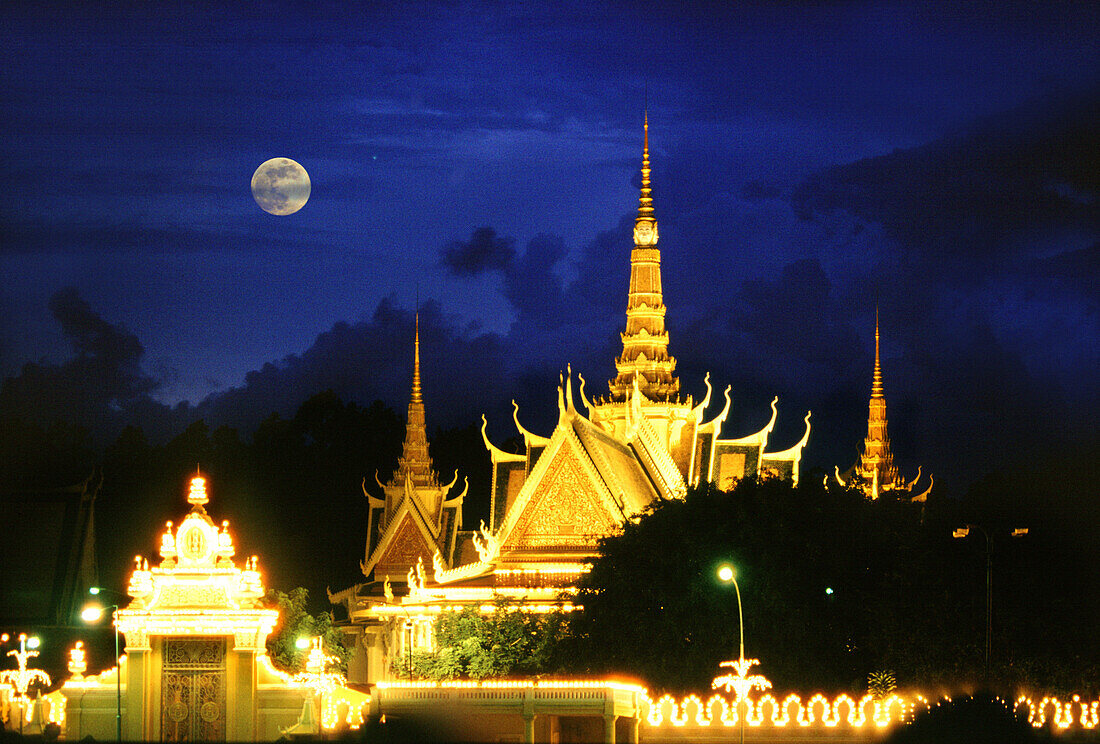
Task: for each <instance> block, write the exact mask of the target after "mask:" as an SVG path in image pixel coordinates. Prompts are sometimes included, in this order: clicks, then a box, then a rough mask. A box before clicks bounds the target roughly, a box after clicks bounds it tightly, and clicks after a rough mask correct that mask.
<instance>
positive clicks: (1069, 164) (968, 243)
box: [791, 91, 1100, 278]
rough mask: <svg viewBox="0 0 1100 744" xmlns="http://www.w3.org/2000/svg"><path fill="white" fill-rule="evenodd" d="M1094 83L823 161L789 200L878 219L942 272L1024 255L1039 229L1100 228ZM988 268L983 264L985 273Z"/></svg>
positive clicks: (960, 272) (964, 271) (1099, 125)
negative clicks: (916, 141)
mask: <svg viewBox="0 0 1100 744" xmlns="http://www.w3.org/2000/svg"><path fill="white" fill-rule="evenodd" d="M1098 112H1100V91H1094V92H1092V93H1090V94H1088V95H1082V96H1079V97H1073V98H1065V99H1056V100H1049V99H1038V100H1034V101H1031V102H1029V103H1027V104H1025V105H1023V106H1021V107H1019V108H1017V109H1015V110H1012V111H1009V112H1004V113H1002V114H999V115H998V116H996V117H990V118H988V119H986V120H985V121H983V122H981V123H980V124H978V125H976V126H974V127H971V128H970V129H968V130H967V131H965V132H963V133H960V134H957V135H955V136H952V137H948V138H944V139H942V140H939V141H936V142H933V143H931V144H928V145H924V146H921V147H916V148H911V149H907V150H896V151H894V152H893V153H890V154H888V155H883V156H880V157H874V158H867V159H863V160H858V161H856V162H853V163H849V164H846V165H841V166H836V167H832V168H827V169H825V170H822V171H820V172H818V173H816V174H814V175H812V176H810V177H809V178H807V179H806V180H805V181H804V182H803V183H802V184H800V185H799V186H798V188H797V189H795V191H794V194H793V196H792V198H791V204H792V207H793V208H794V210H795V212H796V214H798V215H799V216H800V217H801V218H802V219H805V220H810V219H813V218H815V217H816V216H818V215H823V214H829V213H832V212H836V211H841V210H843V211H847V212H849V213H851V214H853V215H855V216H856V217H857V218H859V219H862V220H867V221H871V222H876V223H880V224H882V225H883V226H884V227H885V228H886V231H887V236H888V237H890V238H891V239H893V240H896V241H897V243H898V245H899V246H900V247H901V248H902V249H903V250H904V251H905V252H906V254H907V256H908V258H909V260H916V261H934V262H936V263H937V268H938V270H939V272H940V273H941V275H942V274H943V273H944V272H950V273H951V275H952V276H953V278H964V277H965V276H966V275H968V274H972V272H971V269H972V268H973V264H974V262H975V261H977V260H987V259H988V258H991V257H998V258H1001V259H1005V258H1014V257H1016V256H1018V255H1025V256H1026V255H1028V254H1030V253H1032V252H1033V249H1034V248H1035V247H1036V246H1042V247H1043V248H1044V249H1045V248H1046V246H1045V245H1043V241H1042V239H1041V237H1040V236H1041V235H1042V233H1044V232H1045V233H1047V234H1050V233H1054V234H1057V235H1059V236H1067V235H1069V234H1072V233H1075V232H1076V233H1079V235H1078V237H1077V239H1078V240H1081V237H1080V234H1084V235H1089V234H1091V235H1092V236H1093V239H1095V236H1096V235H1097V233H1098V232H1100V211H1098V209H1097V204H1098V202H1100V175H1098V174H1100V113H1098ZM983 273H984V272H983Z"/></svg>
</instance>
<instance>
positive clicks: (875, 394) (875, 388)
mask: <svg viewBox="0 0 1100 744" xmlns="http://www.w3.org/2000/svg"><path fill="white" fill-rule="evenodd" d="M871 397H872V398H881V397H883V394H882V364H881V363H880V361H879V335H878V305H875V372H874V375H873V376H872V378H871Z"/></svg>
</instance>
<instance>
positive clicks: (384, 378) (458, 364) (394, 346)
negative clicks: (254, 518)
mask: <svg viewBox="0 0 1100 744" xmlns="http://www.w3.org/2000/svg"><path fill="white" fill-rule="evenodd" d="M413 326H414V313H413V312H412V311H409V310H403V309H400V308H398V307H397V306H395V305H394V303H393V302H392V300H389V299H384V300H382V301H381V302H380V303H379V304H378V306H377V307H376V308H375V310H374V313H373V314H372V316H371V317H370V318H369V319H368V320H364V321H361V322H358V323H346V322H339V323H336V324H335V325H333V326H332V328H330V329H329V330H328V331H325V332H324V333H321V334H320V335H318V336H317V338H316V340H315V341H314V342H313V344H312V345H311V346H310V347H309V348H308V349H306V350H305V351H303V352H302V353H301V354H300V355H299V354H296V355H291V356H288V357H286V358H285V359H282V360H281V361H278V362H270V363H268V364H265V365H264V366H263V367H262V368H260V369H258V370H255V371H253V372H250V373H249V374H248V375H247V377H246V378H245V383H244V385H242V386H240V387H236V388H232V389H229V390H227V391H225V392H222V393H217V394H215V395H212V396H210V397H209V398H207V399H206V400H205V401H203V402H202V403H201V404H199V405H198V406H197V407H196V413H197V414H198V415H199V416H201V417H203V418H205V419H206V420H207V421H208V422H211V423H212V424H213V425H217V424H228V425H231V426H235V427H239V428H241V429H243V430H245V431H247V430H250V429H252V428H254V427H255V426H256V424H258V423H259V422H258V420H257V416H258V415H261V416H262V415H267V414H269V413H272V412H275V413H279V414H281V415H283V416H290V415H293V413H294V411H295V410H297V407H298V406H299V405H300V404H301V402H302V401H304V400H306V399H308V398H309V397H310V396H312V395H314V394H316V393H318V392H321V391H324V390H332V391H333V392H335V393H336V395H337V396H339V397H340V398H341V399H343V400H347V401H355V402H358V403H362V404H364V405H366V404H370V403H371V402H373V401H375V400H381V401H383V402H384V403H385V404H387V405H389V406H390V407H392V408H393V409H394V410H397V411H404V410H405V408H406V407H407V406H408V402H409V391H410V386H411V384H412V362H413V335H414V333H413ZM420 357H421V366H422V377H423V384H424V400H425V403H426V405H427V410H428V425H429V427H430V428H432V429H434V428H436V427H443V428H453V427H456V426H464V425H466V424H468V423H469V422H470V421H471V420H476V419H477V418H478V417H479V416H480V415H481V413H483V412H485V411H487V410H496V409H504V408H505V406H506V404H507V400H505V401H504V402H503V403H502V402H501V401H500V400H499V399H498V397H497V395H495V394H491V392H490V391H501V390H504V391H506V390H507V388H508V385H507V381H506V377H505V375H506V372H505V363H504V347H503V344H502V343H501V339H500V338H499V337H498V336H495V335H493V334H472V333H470V332H467V331H465V330H463V329H460V328H458V327H456V325H455V324H454V322H453V321H451V320H449V319H448V318H446V317H445V316H444V315H443V314H442V312H441V310H440V306H439V304H438V303H437V302H434V301H431V302H426V303H424V304H423V305H422V306H421V308H420ZM505 394H506V393H505Z"/></svg>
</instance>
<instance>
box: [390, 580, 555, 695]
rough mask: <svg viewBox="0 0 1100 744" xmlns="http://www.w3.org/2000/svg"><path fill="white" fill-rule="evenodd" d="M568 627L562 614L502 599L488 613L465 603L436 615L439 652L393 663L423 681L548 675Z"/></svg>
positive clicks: (398, 671)
mask: <svg viewBox="0 0 1100 744" xmlns="http://www.w3.org/2000/svg"><path fill="white" fill-rule="evenodd" d="M566 631H567V625H566V622H565V615H564V613H562V612H551V613H546V614H536V613H532V612H526V611H523V610H521V609H519V607H518V606H517V604H516V603H515V602H509V601H507V600H500V601H498V602H497V604H496V607H495V608H494V609H493V612H492V614H490V615H482V614H481V613H480V612H479V611H478V609H477V608H476V607H466V608H463V609H462V611H460V612H444V613H442V614H440V616H439V617H438V618H437V619H436V622H435V639H436V649H437V650H435V651H432V652H423V651H420V652H413V653H412V654H411V657H405V656H402V657H399V658H397V659H395V660H394V662H393V665H392V667H393V671H394V673H396V674H397V675H399V676H403V677H409V676H411V677H416V678H420V679H456V678H470V679H484V678H486V677H507V676H532V675H539V674H544V673H547V672H550V671H553V670H554V669H556V668H557V664H558V662H557V651H558V648H559V646H560V643H561V640H562V638H563V636H564V634H565V633H566Z"/></svg>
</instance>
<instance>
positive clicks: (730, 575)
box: [718, 563, 748, 744]
mask: <svg viewBox="0 0 1100 744" xmlns="http://www.w3.org/2000/svg"><path fill="white" fill-rule="evenodd" d="M718 580H719V581H721V582H722V583H723V584H729V583H732V584H733V589H734V591H736V592H737V627H738V629H739V630H740V633H741V647H740V649H739V655H738V660H739V661H740V662H741V663H742V664H744V663H745V615H744V613H742V611H741V587H739V586H738V585H737V569H735V568H734V567H733V566H731V565H730V564H728V563H723V564H722V565H721V566H719V567H718ZM738 697H739V698H740V696H738ZM737 702H738V707H737V720H738V721H739V722H740V724H741V744H745V715H743V714H742V713H741V706H740V702H741V701H740V699H738V701H737ZM745 705H746V708H747V707H748V702H747V701H746V703H745ZM745 713H746V714H747V713H748V711H747V710H746V711H745Z"/></svg>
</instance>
